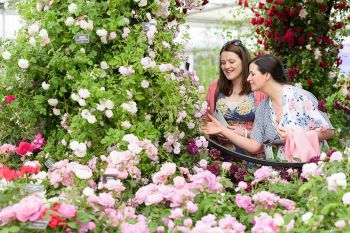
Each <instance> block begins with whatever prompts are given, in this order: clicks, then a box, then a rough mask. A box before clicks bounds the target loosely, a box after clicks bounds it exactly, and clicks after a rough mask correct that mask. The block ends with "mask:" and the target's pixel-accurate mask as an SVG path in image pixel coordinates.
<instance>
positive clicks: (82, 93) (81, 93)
mask: <svg viewBox="0 0 350 233" xmlns="http://www.w3.org/2000/svg"><path fill="white" fill-rule="evenodd" d="M78 94H79V96H80V97H81V98H83V99H87V98H89V96H90V91H89V90H88V89H84V88H83V89H79V91H78Z"/></svg>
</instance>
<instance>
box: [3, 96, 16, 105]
mask: <svg viewBox="0 0 350 233" xmlns="http://www.w3.org/2000/svg"><path fill="white" fill-rule="evenodd" d="M15 99H16V97H15V96H14V95H9V96H6V97H5V102H6V103H8V104H10V103H11V102H12V101H14V100H15Z"/></svg>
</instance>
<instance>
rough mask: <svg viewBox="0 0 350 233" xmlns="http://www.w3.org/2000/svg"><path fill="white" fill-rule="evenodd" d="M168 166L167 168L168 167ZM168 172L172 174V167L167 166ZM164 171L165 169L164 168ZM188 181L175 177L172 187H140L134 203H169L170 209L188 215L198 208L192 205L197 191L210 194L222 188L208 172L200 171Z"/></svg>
mask: <svg viewBox="0 0 350 233" xmlns="http://www.w3.org/2000/svg"><path fill="white" fill-rule="evenodd" d="M168 166H169V167H168ZM166 167H167V168H169V170H170V171H169V172H170V173H172V172H173V171H174V170H171V169H174V167H172V166H170V165H167V166H166ZM164 169H165V168H164ZM188 176H189V181H191V182H189V183H188V182H186V180H185V179H184V178H183V177H180V176H177V177H175V178H174V179H173V182H174V184H173V185H165V184H163V183H160V184H154V183H151V184H149V185H146V186H143V187H141V188H140V189H139V190H138V191H137V192H136V194H135V198H134V200H133V201H134V203H136V204H143V203H145V204H146V205H154V204H159V203H165V202H167V203H169V205H170V207H173V208H174V207H181V206H182V207H183V208H185V209H187V210H188V211H189V212H190V213H193V212H196V211H197V209H198V207H197V205H196V204H194V197H195V196H196V195H197V194H198V193H199V191H206V192H210V193H215V192H220V191H222V189H223V186H222V185H221V184H220V183H219V177H216V176H215V175H213V174H212V173H211V172H209V171H201V172H199V173H197V174H195V175H190V174H188Z"/></svg>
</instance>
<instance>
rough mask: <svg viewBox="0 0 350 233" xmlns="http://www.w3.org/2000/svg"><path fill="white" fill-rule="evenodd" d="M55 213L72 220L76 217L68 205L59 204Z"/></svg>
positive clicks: (75, 211) (75, 212) (71, 207)
mask: <svg viewBox="0 0 350 233" xmlns="http://www.w3.org/2000/svg"><path fill="white" fill-rule="evenodd" d="M57 212H58V213H60V214H62V215H63V216H64V217H65V218H72V217H74V216H76V215H77V210H76V209H75V207H74V206H72V205H69V204H60V206H59V208H58V209H57Z"/></svg>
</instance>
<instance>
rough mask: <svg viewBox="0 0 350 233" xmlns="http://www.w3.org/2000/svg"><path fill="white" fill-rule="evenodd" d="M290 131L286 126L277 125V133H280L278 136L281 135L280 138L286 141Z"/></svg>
mask: <svg viewBox="0 0 350 233" xmlns="http://www.w3.org/2000/svg"><path fill="white" fill-rule="evenodd" d="M288 131H289V129H288V128H284V127H281V126H277V134H278V136H279V137H280V139H281V140H282V141H284V142H285V141H286V140H287V137H288Z"/></svg>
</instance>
